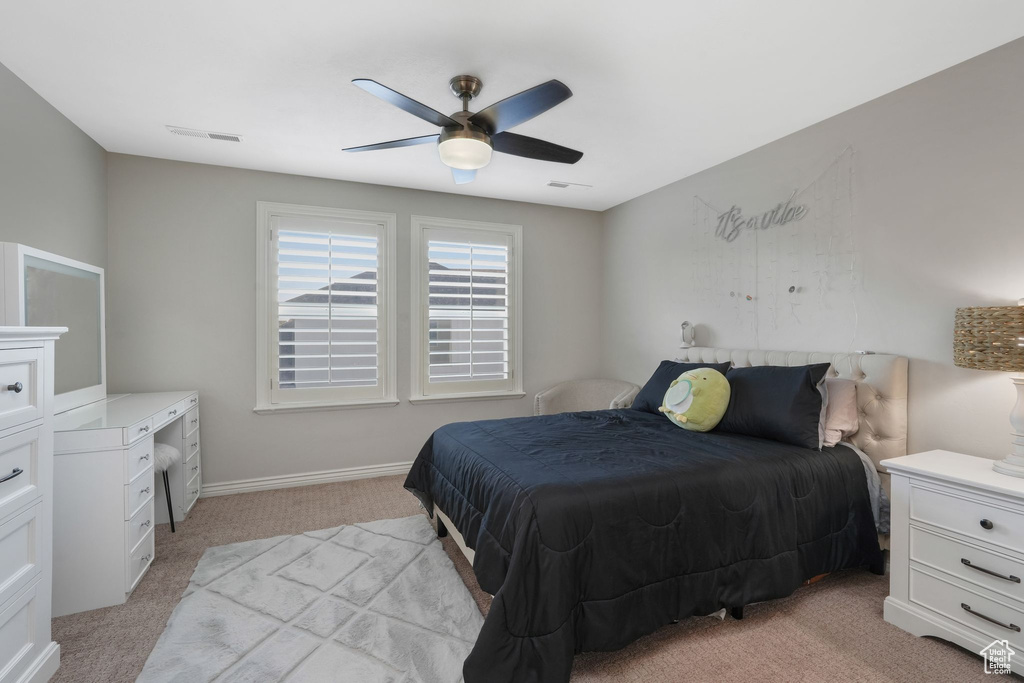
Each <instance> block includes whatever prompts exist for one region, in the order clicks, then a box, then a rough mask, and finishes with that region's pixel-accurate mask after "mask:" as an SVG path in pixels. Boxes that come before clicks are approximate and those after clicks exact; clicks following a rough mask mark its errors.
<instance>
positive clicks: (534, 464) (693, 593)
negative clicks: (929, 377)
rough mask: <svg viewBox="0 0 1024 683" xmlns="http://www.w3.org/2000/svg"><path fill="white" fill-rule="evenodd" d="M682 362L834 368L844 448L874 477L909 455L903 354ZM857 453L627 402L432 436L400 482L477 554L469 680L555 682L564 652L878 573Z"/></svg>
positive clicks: (729, 356) (562, 675)
mask: <svg viewBox="0 0 1024 683" xmlns="http://www.w3.org/2000/svg"><path fill="white" fill-rule="evenodd" d="M683 360H688V361H702V362H723V361H725V360H729V361H731V362H732V363H733V364H734V365H735V366H740V367H743V366H748V365H790V366H795V365H806V364H809V363H818V362H830V363H831V364H832V368H831V369H830V371H829V372H830V374H832V375H837V376H840V377H845V378H849V379H853V380H855V381H856V382H857V397H858V401H857V403H858V412H859V414H860V419H861V428H860V430H859V431H858V432H857V434H856V435H854V437H853V438H852V439H851V440H852V441H853V444H852V445H853V446H856V447H857V449H859V450H861V451H863V453H864V454H866V457H868V458H870V462H871V463H873V464H874V465H875V467H877V463H878V461H880V460H882V459H885V458H888V457H895V456H897V455H902V454H904V453H905V451H906V385H907V370H906V369H907V363H906V359H904V358H900V357H897V356H888V355H861V354H813V353H788V352H755V351H750V352H746V351H730V350H726V349H711V348H695V349H689V350H687V352H686V357H685V358H684V359H683ZM857 449H855V448H852V447H847V446H837V447H834V448H831V449H829V448H826V449H823V450H822V451H814V450H810V449H801V448H795V447H793V446H788V445H785V444H781V443H779V442H776V441H769V440H765V439H757V438H754V437H747V436H740V435H735V434H724V433H716V432H713V431H712V432H709V433H707V434H701V433H697V432H688V431H684V430H681V429H679V428H677V427H675V426H674V425H672V424H671V423H670V422H669V421H668V420H666V419H665V418H664V417H661V416H658V415H653V414H651V413H644V412H641V411H636V410H629V409H626V410H606V411H594V412H586V413H564V414H561V415H551V416H540V417H530V418H512V419H506V420H487V421H480V422H468V423H458V424H453V425H447V426H445V427H443V428H441V429H439V430H437V431H436V432H435V433H434V434H433V435H432V436H431V438H430V439H429V440H428V441H427V443H426V444H425V445H424V447H423V449H422V450H421V452H420V454H419V456H418V457H417V459H416V461H415V462H414V464H413V467H412V469H411V471H410V474H409V477H408V479H407V481H406V488H408V489H409V490H410V491H412V492H413V493H414V494H415V495H416V496H417V497H418V498H419V499H420V501H421V502H422V503H423V505H424V506H425V507H426V509H427V510H428V511H431V512H434V511H436V512H437V513H438V517H439V520H440V519H443V520H445V522H447V525H448V526H449V527H450V528H451V529H452V531H453V535H456V534H457V536H458V540H459V541H461V545H462V547H465V548H466V549H467V550H471V551H473V552H471V553H467V556H468V557H470V559H471V561H472V562H473V569H474V573H475V574H476V577H477V580H478V582H479V583H480V586H481V588H483V589H484V590H485V591H487V592H488V593H491V594H492V595H493V596H494V599H493V601H492V604H491V609H490V612H489V614H488V616H487V619H486V620H485V623H484V626H483V629H482V630H481V632H480V636H479V638H478V639H477V642H476V645H475V647H474V649H473V651H472V653H471V654H470V656H469V658H467V660H466V663H465V667H464V675H465V680H466V682H467V683H480V682H482V681H488V682H495V683H497V682H500V681H515V682H516V683H526V682H529V681H538V682H545V683H547V682H559V683H561V682H564V681H567V680H568V678H569V673H570V670H571V666H572V658H573V655H574V654H575V653H576V652H582V651H593V650H614V649H618V648H621V647H623V646H625V645H626V644H628V643H630V642H632V641H633V640H635V639H637V638H639V637H640V636H643V635H645V634H648V633H651V632H653V631H654V630H656V629H658V628H660V627H661V626H664V625H666V624H669V623H672V622H674V621H677V620H679V619H682V618H686V617H689V616H694V615H702V614H710V613H712V612H715V611H717V610H720V609H722V608H727V609H741V608H742V607H743V606H744V605H747V604H751V603H754V602H761V601H765V600H770V599H775V598H780V597H784V596H786V595H789V594H790V593H792V592H793V591H794V590H795V589H796V588H797V587H799V586H800V585H801V584H802V583H803V582H804V581H806V580H807V579H809V578H811V577H813V576H816V575H819V574H823V573H828V572H832V571H837V570H840V569H848V568H855V567H866V568H869V569H871V570H873V571H876V572H879V573H880V572H881V571H882V568H883V564H882V555H881V550H880V544H879V539H878V536H877V531H876V525H875V519H874V517H873V515H872V509H871V500H870V496H869V495H868V481H867V477H866V474H865V467H864V464H863V462H862V458H861V456H859V455H858V454H857V453H856V452H855V451H856V450H857ZM441 528H442V527H441V526H440V525H439V531H440V529H441Z"/></svg>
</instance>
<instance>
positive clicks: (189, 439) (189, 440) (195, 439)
mask: <svg viewBox="0 0 1024 683" xmlns="http://www.w3.org/2000/svg"><path fill="white" fill-rule="evenodd" d="M198 452H199V431H198V430H196V431H194V432H192V433H191V434H189V435H188V436H186V437H185V455H184V457H185V460H188V459H189V458H191V457H192V456H193V455H195V454H196V453H198Z"/></svg>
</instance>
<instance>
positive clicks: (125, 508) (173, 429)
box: [53, 391, 202, 617]
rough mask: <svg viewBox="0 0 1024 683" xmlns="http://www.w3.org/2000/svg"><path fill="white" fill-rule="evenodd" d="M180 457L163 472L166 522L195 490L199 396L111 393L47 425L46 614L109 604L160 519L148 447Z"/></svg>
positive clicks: (191, 501) (135, 572) (134, 572)
mask: <svg viewBox="0 0 1024 683" xmlns="http://www.w3.org/2000/svg"><path fill="white" fill-rule="evenodd" d="M155 442H160V443H167V444H170V445H172V446H174V447H175V448H177V449H178V450H180V451H181V454H182V462H181V463H179V464H178V465H176V466H174V467H172V468H171V469H170V470H169V471H168V475H169V478H170V482H171V485H170V488H171V505H172V508H173V510H174V519H175V521H182V520H184V519H185V517H186V516H187V515H188V513H189V511H190V510H191V509H192V506H193V505H195V502H196V500H197V499H198V498H199V494H200V493H201V492H202V465H201V460H200V455H199V394H198V393H196V392H194V391H172V392H161V393H152V394H118V395H113V396H108V397H107V398H106V399H104V400H102V401H97V402H95V403H90V404H89V405H85V406H82V407H81V408H76V409H74V410H69V411H67V412H65V413H61V414H60V415H57V416H56V417H55V419H54V511H53V517H54V520H53V532H54V544H53V545H54V572H53V616H55V617H59V616H63V615H65V614H72V613H74V612H83V611H85V610H90V609H97V608H99V607H107V606H110V605H119V604H121V603H123V602H124V601H125V600H127V599H128V596H129V595H131V592H132V591H133V590H134V589H135V586H137V585H138V583H139V581H140V580H142V577H143V576H144V575H145V573H146V571H147V570H148V569H149V566H150V564H151V563H152V562H153V558H154V557H155V555H156V548H155V546H154V543H153V525H154V524H157V523H160V522H166V521H167V502H166V499H165V497H164V490H163V488H164V487H163V481H162V478H161V480H160V483H159V484H158V483H157V482H156V481H154V472H153V445H154V443H155Z"/></svg>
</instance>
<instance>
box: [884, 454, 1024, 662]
mask: <svg viewBox="0 0 1024 683" xmlns="http://www.w3.org/2000/svg"><path fill="white" fill-rule="evenodd" d="M881 464H882V466H884V467H886V468H887V469H888V470H889V472H890V473H891V474H892V497H891V498H892V501H891V502H892V532H891V536H890V544H891V547H890V588H889V597H888V598H886V600H885V620H886V621H888V622H889V623H891V624H894V625H896V626H899V627H900V628H902V629H904V630H905V631H909V632H910V633H913V634H914V635H917V636H937V637H939V638H942V639H944V640H948V641H951V642H954V643H956V644H958V645H961V646H962V647H965V648H967V649H968V650H970V651H972V652H975V653H980V652H981V650H982V648H985V647H987V646H988V645H990V644H991V643H993V641H1003V640H1005V641H1007V642H1008V643H1009V646H1010V648H1011V649H1012V650H1014V651H1015V652H1017V653H1018V654H1017V655H1015V656H1014V657H1012V659H1011V667H1012V669H1013V671H1014V673H1017V674H1022V673H1024V635H1022V632H1021V629H1022V628H1024V584H1022V583H1021V581H1022V579H1024V479H1018V478H1015V477H1008V476H1005V475H1002V474H999V473H997V472H994V471H993V470H992V461H991V460H988V459H985V458H976V457H972V456H969V455H962V454H960V453H951V452H949V451H929V452H927V453H917V454H915V455H908V456H906V457H903V458H894V459H892V460H883V461H882V463H881ZM980 667H981V663H980V662H979V670H980Z"/></svg>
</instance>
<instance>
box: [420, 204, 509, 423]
mask: <svg viewBox="0 0 1024 683" xmlns="http://www.w3.org/2000/svg"><path fill="white" fill-rule="evenodd" d="M425 228H441V229H445V228H448V229H453V230H476V231H491V232H497V233H501V234H505V235H510V236H511V237H512V254H511V258H510V262H509V266H510V272H509V278H510V280H511V283H510V284H511V287H510V288H509V293H510V295H511V297H512V301H511V305H510V306H509V335H508V338H509V343H510V344H511V349H510V353H509V371H510V372H511V373H512V377H511V379H512V383H511V388H510V389H502V390H500V391H477V392H466V393H441V394H425V393H424V388H425V386H426V383H427V377H426V372H427V363H426V361H425V350H424V349H425V348H426V339H427V337H426V335H425V330H424V329H423V326H424V324H425V322H426V319H427V305H426V303H425V302H424V301H423V294H424V279H425V275H426V273H425V272H424V268H423V265H424V258H423V256H424V254H423V249H424V241H423V231H424V229H425ZM409 254H410V265H411V268H410V270H409V272H410V273H411V274H412V299H411V306H410V309H411V310H410V314H411V315H410V317H411V327H412V363H411V368H412V382H411V395H410V397H409V402H410V403H450V402H454V401H471V400H494V399H505V398H522V397H523V396H525V395H526V394H525V393H524V392H523V226H521V225H506V224H503V223H484V222H481V221H464V220H457V219H454V218H434V217H431V216H413V217H412V230H411V242H410V249H409Z"/></svg>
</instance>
